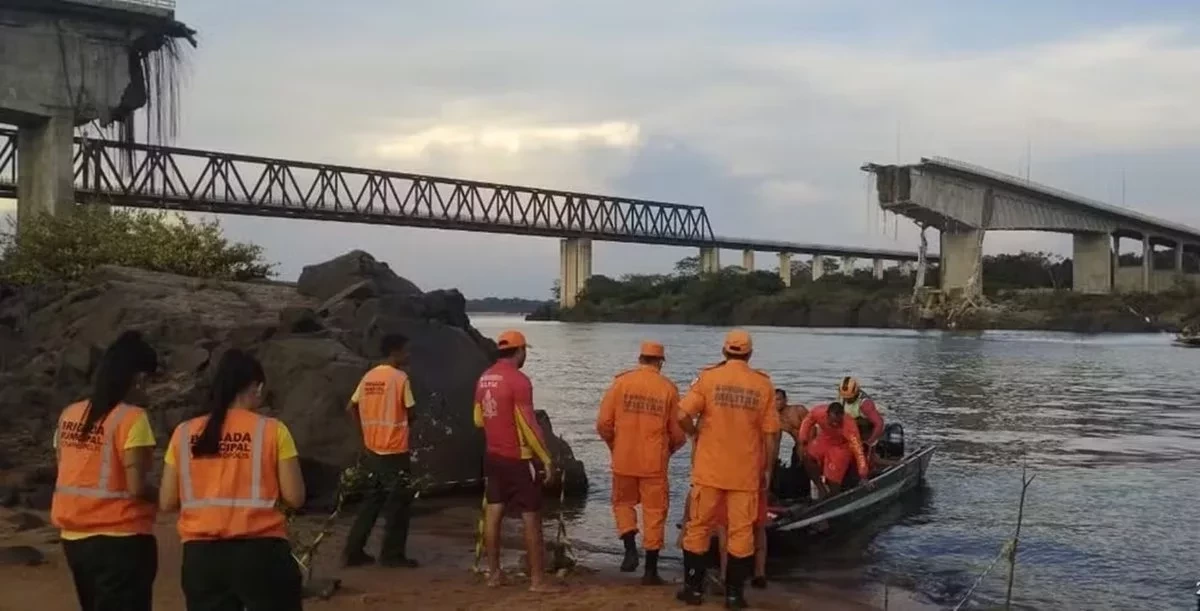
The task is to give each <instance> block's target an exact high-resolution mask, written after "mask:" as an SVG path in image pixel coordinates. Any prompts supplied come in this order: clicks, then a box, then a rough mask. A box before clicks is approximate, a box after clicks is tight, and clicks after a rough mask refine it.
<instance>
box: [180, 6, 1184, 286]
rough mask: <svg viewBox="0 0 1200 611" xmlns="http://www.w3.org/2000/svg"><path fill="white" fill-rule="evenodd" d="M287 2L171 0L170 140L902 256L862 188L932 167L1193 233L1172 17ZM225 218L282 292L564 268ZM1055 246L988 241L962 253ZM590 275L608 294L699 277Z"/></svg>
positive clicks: (469, 249)
mask: <svg viewBox="0 0 1200 611" xmlns="http://www.w3.org/2000/svg"><path fill="white" fill-rule="evenodd" d="M286 4H287V9H286V10H283V9H281V8H280V6H281V5H280V4H279V3H278V2H274V1H270V0H203V1H200V0H179V2H178V8H177V17H178V18H179V19H180V20H181V21H183V22H185V23H187V24H188V25H190V26H191V27H193V28H195V29H196V30H197V31H198V39H199V47H198V48H197V49H195V50H191V51H189V52H188V54H187V58H186V66H185V74H184V81H183V90H182V99H181V114H182V116H181V123H180V132H179V134H178V137H177V138H176V140H175V144H177V145H179V146H185V147H190V148H202V149H213V150H219V151H230V152H240V153H246V154H253V155H262V156H271V157H284V158H292V159H301V160H309V161H321V162H330V163H339V164H346V165H355V166H365V167H372V168H383V169H392V170H400V171H412V172H421V173H430V174H440V175H447V176H456V177H462V178H470V179H476V180H484V181H493V182H506V183H515V184H523V185H529V186H540V187H547V188H560V189H570V190H581V191H591V192H599V193H606V194H611V195H619V196H624V197H637V198H647V199H658V200H665V201H672V202H679V203H684V204H694V205H702V206H705V207H706V208H707V210H708V213H709V217H710V219H711V221H712V225H713V229H714V231H715V233H717V234H718V235H727V236H738V237H748V238H755V239H774V240H788V241H796V242H818V243H839V244H845V245H856V246H868V247H884V248H898V249H905V250H915V249H916V247H917V243H918V239H917V233H916V230H915V228H914V227H913V226H912V225H911V223H909V222H908V221H906V220H905V219H903V218H901V219H898V220H896V219H894V218H892V217H890V216H889V217H887V218H884V217H883V216H882V215H881V214H880V212H879V211H878V207H877V206H876V205H874V204H873V202H872V197H873V194H872V192H871V191H870V186H869V183H868V181H867V176H866V175H865V174H864V173H863V172H862V171H860V170H859V167H860V166H861V165H862V164H863V163H864V162H879V163H893V162H905V163H908V162H915V161H918V160H919V158H921V157H928V156H935V155H941V156H948V157H953V158H957V159H961V160H964V161H969V162H972V163H976V164H980V165H984V166H987V167H990V168H993V169H996V170H999V171H1003V172H1007V173H1010V174H1018V175H1024V174H1025V173H1026V170H1027V169H1028V172H1029V175H1030V177H1031V178H1032V179H1033V180H1035V181H1038V182H1042V183H1046V184H1050V185H1053V186H1055V187H1058V188H1062V189H1066V190H1069V191H1072V192H1075V193H1078V194H1080V195H1084V196H1088V197H1093V198H1097V199H1101V200H1104V201H1108V202H1111V203H1114V204H1117V205H1121V204H1122V203H1123V204H1124V205H1125V206H1127V207H1130V208H1134V209H1136V210H1138V211H1140V212H1143V213H1147V214H1152V215H1155V216H1160V217H1164V218H1167V219H1171V220H1174V221H1178V222H1182V223H1185V224H1189V225H1193V226H1200V207H1197V206H1195V205H1194V202H1193V199H1192V196H1193V193H1194V191H1195V189H1194V187H1193V184H1194V181H1193V177H1194V175H1195V174H1196V171H1197V168H1200V112H1198V109H1200V3H1196V2H1194V1H1192V2H1185V1H1176V0H1155V1H1147V2H1138V3H1135V2H1116V1H1111V0H1108V1H1091V2H1082V1H1078V2H1077V1H1041V2H1033V1H1026V0H1007V1H1006V2H1004V3H998V2H981V1H976V2H963V1H953V0H908V1H906V2H890V1H883V0H878V1H851V0H811V1H806V0H778V1H777V0H728V1H717V0H654V1H652V2H647V1H645V0H641V1H638V2H634V1H631V0H608V1H607V2H603V3H596V2H587V3H584V2H566V1H562V0H503V1H501V0H495V1H485V0H439V1H438V2H419V3H418V2H403V3H401V2H392V1H388V0H342V1H340V2H328V1H327V0H326V1H316V0H291V1H289V2H288V3H286ZM1122 183H1123V184H1124V186H1123V187H1122ZM221 222H222V224H223V226H224V227H225V229H226V231H227V233H228V234H229V235H230V236H231V237H232V238H234V239H237V240H245V241H253V242H256V243H258V244H261V245H263V246H264V247H265V248H266V254H267V256H268V258H270V259H271V260H272V261H275V262H278V263H279V272H280V275H281V277H282V278H283V279H293V278H295V277H296V276H297V275H298V274H299V272H300V270H301V269H302V267H303V266H304V265H306V264H310V263H314V262H318V261H321V260H324V259H326V258H329V257H332V256H336V255H338V254H341V253H343V252H346V251H349V250H351V249H355V248H361V249H363V250H366V251H368V252H370V253H372V254H374V255H375V256H376V257H377V258H379V259H381V260H384V261H387V262H388V263H389V264H391V266H392V267H393V268H394V269H395V270H396V271H397V272H399V273H400V274H401V275H404V276H406V277H408V278H410V279H411V280H413V281H415V282H416V283H417V284H418V285H420V286H421V287H423V288H426V289H433V288H446V287H457V288H459V289H461V290H462V291H463V292H464V293H465V294H466V295H467V296H468V297H485V296H517V297H538V298H545V297H548V295H549V289H550V287H551V285H552V283H553V281H554V280H555V279H556V277H557V274H558V270H559V261H558V253H559V245H558V244H557V243H556V240H554V239H550V238H530V237H519V236H497V235H485V234H476V233H463V232H445V231H437V230H428V229H408V228H395V227H381V226H371V225H359V224H341V223H329V222H315V221H296V220H280V219H257V218H248V217H223V218H222V219H221ZM929 237H930V243H931V245H934V247H935V248H936V243H937V240H936V233H935V232H932V231H931V232H930V236H929ZM1070 243H1071V242H1070V237H1069V236H1066V235H1058V234H1045V233H1016V232H1008V233H1003V232H993V233H991V234H989V236H988V238H987V240H986V242H985V245H984V248H985V251H986V252H989V253H996V252H1015V251H1019V250H1050V251H1054V252H1059V253H1061V254H1064V255H1069V254H1070V253H1069V250H1070ZM1122 250H1123V251H1130V252H1132V251H1134V250H1135V245H1134V244H1132V243H1130V242H1126V244H1125V245H1124V246H1123V249H1122ZM594 253H595V254H594V262H593V270H594V272H595V273H600V274H606V275H611V276H619V275H622V274H626V273H660V272H667V271H669V270H670V269H671V267H672V265H673V263H674V261H676V260H677V259H680V258H682V257H685V256H689V255H693V254H695V253H693V252H690V251H689V250H687V249H681V248H671V247H661V246H636V245H628V244H615V243H597V244H596V245H595V246H594ZM740 261H741V257H740V254H739V253H736V252H729V251H726V252H724V253H722V263H724V264H737V263H740ZM759 261H760V263H759V265H760V266H762V267H770V266H773V265H774V263H773V257H769V256H768V255H766V254H760V255H759Z"/></svg>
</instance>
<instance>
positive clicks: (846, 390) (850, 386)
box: [838, 376, 860, 401]
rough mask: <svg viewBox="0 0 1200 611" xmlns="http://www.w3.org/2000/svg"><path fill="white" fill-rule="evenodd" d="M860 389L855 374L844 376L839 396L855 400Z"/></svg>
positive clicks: (839, 388)
mask: <svg viewBox="0 0 1200 611" xmlns="http://www.w3.org/2000/svg"><path fill="white" fill-rule="evenodd" d="M859 391H860V389H859V388H858V380H855V379H854V377H853V376H846V377H844V378H842V383H841V385H839V386H838V398H839V399H849V400H851V401H853V400H854V399H857V398H858V393H859Z"/></svg>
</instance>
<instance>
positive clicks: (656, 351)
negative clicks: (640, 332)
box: [638, 342, 667, 359]
mask: <svg viewBox="0 0 1200 611" xmlns="http://www.w3.org/2000/svg"><path fill="white" fill-rule="evenodd" d="M638 354H639V355H640V356H648V357H650V358H652V359H665V358H667V351H666V350H665V349H664V348H663V345H662V344H660V343H658V342H642V351H641V352H639V353H638Z"/></svg>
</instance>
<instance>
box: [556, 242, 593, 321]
mask: <svg viewBox="0 0 1200 611" xmlns="http://www.w3.org/2000/svg"><path fill="white" fill-rule="evenodd" d="M559 254H560V263H561V266H560V270H559V277H558V283H559V287H558V288H559V293H558V305H559V307H563V308H573V307H575V303H576V299H577V298H578V297H579V293H580V292H582V291H583V287H584V285H585V284H586V283H587V280H588V278H591V277H592V241H591V240H588V239H586V238H566V239H564V240H562V242H561V247H560V249H559Z"/></svg>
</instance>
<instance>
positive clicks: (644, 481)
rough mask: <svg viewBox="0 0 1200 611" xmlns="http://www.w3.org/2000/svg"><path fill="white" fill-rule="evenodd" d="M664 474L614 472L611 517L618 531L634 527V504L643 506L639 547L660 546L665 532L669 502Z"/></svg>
mask: <svg viewBox="0 0 1200 611" xmlns="http://www.w3.org/2000/svg"><path fill="white" fill-rule="evenodd" d="M668 488H669V487H668V485H667V477H666V476H665V475H663V476H659V477H633V476H629V475H617V474H616V473H614V474H613V484H612V506H613V518H615V519H616V521H617V534H619V535H622V536H624V535H625V534H627V533H631V532H635V531H637V529H638V527H637V506H638V505H641V506H642V547H644V548H646V549H647V550H650V551H656V550H661V549H662V547H663V537H665V536H666V534H665V529H666V526H667V507H668V504H669V499H668V493H669V489H668Z"/></svg>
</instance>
